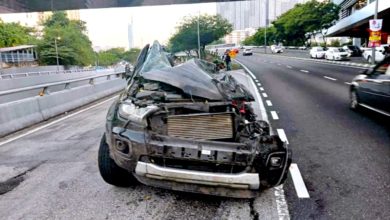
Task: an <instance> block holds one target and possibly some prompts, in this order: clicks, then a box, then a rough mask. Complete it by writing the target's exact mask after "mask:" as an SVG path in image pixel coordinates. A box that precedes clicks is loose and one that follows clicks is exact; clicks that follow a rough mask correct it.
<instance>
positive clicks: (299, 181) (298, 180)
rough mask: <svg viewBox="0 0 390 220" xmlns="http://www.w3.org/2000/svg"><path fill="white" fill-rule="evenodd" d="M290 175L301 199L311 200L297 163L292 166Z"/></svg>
mask: <svg viewBox="0 0 390 220" xmlns="http://www.w3.org/2000/svg"><path fill="white" fill-rule="evenodd" d="M290 175H291V178H292V180H293V183H294V187H295V191H296V192H297V195H298V197H299V198H310V195H309V192H308V191H307V188H306V185H305V182H303V178H302V175H301V172H300V171H299V168H298V165H297V164H296V163H292V164H291V165H290Z"/></svg>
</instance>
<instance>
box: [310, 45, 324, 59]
mask: <svg viewBox="0 0 390 220" xmlns="http://www.w3.org/2000/svg"><path fill="white" fill-rule="evenodd" d="M325 53H326V52H325V50H324V48H322V47H312V48H311V49H310V57H311V58H316V59H323V58H325Z"/></svg>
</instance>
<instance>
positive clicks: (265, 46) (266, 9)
mask: <svg viewBox="0 0 390 220" xmlns="http://www.w3.org/2000/svg"><path fill="white" fill-rule="evenodd" d="M268 4H269V2H268V0H265V29H264V53H267V26H268V7H269V6H268Z"/></svg>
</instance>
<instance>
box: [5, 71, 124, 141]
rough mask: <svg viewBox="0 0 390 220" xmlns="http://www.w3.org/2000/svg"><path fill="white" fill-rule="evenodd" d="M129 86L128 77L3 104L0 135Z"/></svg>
mask: <svg viewBox="0 0 390 220" xmlns="http://www.w3.org/2000/svg"><path fill="white" fill-rule="evenodd" d="M125 85H126V81H125V80H123V79H121V78H115V79H112V80H109V81H104V82H100V83H96V84H94V85H90V84H88V85H85V86H80V87H77V88H71V89H66V90H62V91H59V92H55V93H51V94H48V95H44V96H35V97H31V98H27V99H22V100H18V101H14V102H8V103H3V104H0V137H1V136H4V135H7V134H10V133H12V132H14V131H17V130H20V129H23V128H25V127H28V126H31V125H33V124H35V123H38V122H41V121H44V120H47V119H49V118H51V117H54V116H56V115H59V114H62V113H64V112H66V111H70V110H72V109H75V108H77V107H80V106H83V105H85V104H87V103H90V102H93V101H95V100H97V99H99V98H103V97H105V96H108V95H110V94H113V93H116V92H118V91H121V90H123V89H124V87H125Z"/></svg>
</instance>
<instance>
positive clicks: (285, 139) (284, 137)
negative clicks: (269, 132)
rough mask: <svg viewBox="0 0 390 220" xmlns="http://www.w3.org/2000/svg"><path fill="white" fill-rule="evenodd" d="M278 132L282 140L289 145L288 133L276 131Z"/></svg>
mask: <svg viewBox="0 0 390 220" xmlns="http://www.w3.org/2000/svg"><path fill="white" fill-rule="evenodd" d="M276 132H277V133H278V135H279V137H280V140H282V141H283V142H286V143H287V144H289V143H288V139H287V136H286V133H284V129H276Z"/></svg>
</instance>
